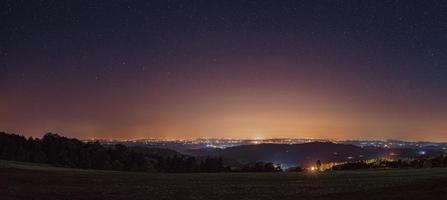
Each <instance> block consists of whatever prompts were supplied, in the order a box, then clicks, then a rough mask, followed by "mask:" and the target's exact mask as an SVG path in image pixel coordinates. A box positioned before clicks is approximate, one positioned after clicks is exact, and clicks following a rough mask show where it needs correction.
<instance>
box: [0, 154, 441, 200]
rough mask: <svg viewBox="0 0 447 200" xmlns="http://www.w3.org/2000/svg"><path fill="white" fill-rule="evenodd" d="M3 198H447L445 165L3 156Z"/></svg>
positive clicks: (0, 178) (0, 191) (0, 170)
mask: <svg viewBox="0 0 447 200" xmlns="http://www.w3.org/2000/svg"><path fill="white" fill-rule="evenodd" d="M0 195H1V196H0V199H203V200H207V199H229V200H233V199H362V200H364V199H447V169H417V170H416V169H409V170H362V171H343V172H326V173H314V174H309V173H197V174H148V173H127V172H114V171H99V170H79V169H67V168H56V167H51V166H47V165H34V164H28V163H20V162H10V161H0Z"/></svg>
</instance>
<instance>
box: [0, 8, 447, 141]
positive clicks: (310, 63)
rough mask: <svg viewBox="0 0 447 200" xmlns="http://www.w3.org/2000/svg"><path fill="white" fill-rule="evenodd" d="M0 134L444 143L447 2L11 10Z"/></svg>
mask: <svg viewBox="0 0 447 200" xmlns="http://www.w3.org/2000/svg"><path fill="white" fill-rule="evenodd" d="M0 19H1V20H0V90H1V92H2V98H0V112H1V113H0V114H1V116H0V129H2V130H5V131H10V132H18V133H22V134H25V135H42V134H43V132H46V131H56V132H60V133H62V134H65V135H70V136H75V137H113V138H133V137H165V138H166V137H175V138H183V137H220V136H225V137H324V138H333V137H337V138H384V137H395V138H403V139H432V140H447V136H445V135H446V134H445V133H446V131H447V125H445V121H446V120H447V108H446V106H445V104H446V103H445V102H447V2H445V1H430V0H428V1H397V0H394V1H360V0H359V1H348V0H345V1H311V0H309V1H112V0H107V1H97V0H89V1H60V0H59V1H18V0H11V1H9V0H5V1H2V2H1V3H0Z"/></svg>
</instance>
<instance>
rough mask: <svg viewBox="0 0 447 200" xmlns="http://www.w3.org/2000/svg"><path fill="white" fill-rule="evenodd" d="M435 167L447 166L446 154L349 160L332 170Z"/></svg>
mask: <svg viewBox="0 0 447 200" xmlns="http://www.w3.org/2000/svg"><path fill="white" fill-rule="evenodd" d="M433 167H447V156H446V155H444V154H441V155H438V156H435V157H428V156H421V157H418V158H413V159H405V160H404V159H398V160H387V159H375V160H369V161H356V162H347V163H343V164H339V165H334V166H333V167H332V170H356V169H377V168H392V169H408V168H433Z"/></svg>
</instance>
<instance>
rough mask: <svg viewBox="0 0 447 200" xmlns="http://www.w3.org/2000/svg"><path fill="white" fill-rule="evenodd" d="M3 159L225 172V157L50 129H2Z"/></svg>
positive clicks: (0, 152)
mask: <svg viewBox="0 0 447 200" xmlns="http://www.w3.org/2000/svg"><path fill="white" fill-rule="evenodd" d="M0 159H3V160H14V161H23V162H34V163H46V164H51V165H54V166H62V167H71V168H82V169H100V170H118V171H146V172H223V171H228V170H229V168H228V167H224V166H223V161H222V158H217V157H207V158H205V159H201V160H200V161H198V160H196V158H195V157H192V156H186V155H182V154H179V153H178V154H174V155H169V156H167V155H163V154H162V153H159V154H156V153H145V152H141V151H135V150H133V149H132V148H129V147H127V146H124V145H122V144H117V145H114V146H111V147H105V146H103V145H101V144H100V143H99V142H88V143H85V142H82V141H80V140H78V139H70V138H66V137H63V136H60V135H58V134H53V133H47V134H46V135H44V136H43V137H42V138H41V139H39V138H32V137H30V138H25V137H24V136H21V135H16V134H7V133H3V132H0Z"/></svg>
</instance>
